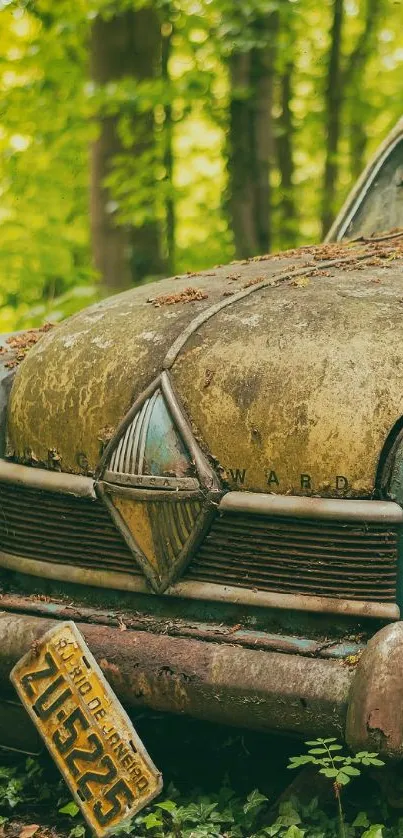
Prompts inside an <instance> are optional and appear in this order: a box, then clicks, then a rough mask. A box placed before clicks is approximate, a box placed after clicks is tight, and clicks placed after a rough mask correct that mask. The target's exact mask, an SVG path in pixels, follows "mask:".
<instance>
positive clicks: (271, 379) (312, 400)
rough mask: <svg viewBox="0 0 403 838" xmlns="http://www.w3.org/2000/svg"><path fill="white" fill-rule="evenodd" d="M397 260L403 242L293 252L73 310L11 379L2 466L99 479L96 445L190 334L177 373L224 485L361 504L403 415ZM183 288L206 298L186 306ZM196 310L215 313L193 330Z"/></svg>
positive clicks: (402, 295)
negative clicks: (25, 465)
mask: <svg viewBox="0 0 403 838" xmlns="http://www.w3.org/2000/svg"><path fill="white" fill-rule="evenodd" d="M402 257H403V235H402V236H400V237H399V236H394V237H392V238H385V239H383V240H381V241H379V242H370V243H368V242H357V243H355V244H354V245H351V244H347V245H325V246H321V247H318V248H305V249H299V250H297V251H290V252H288V253H286V254H282V255H280V256H271V257H261V258H260V259H258V260H252V261H249V262H244V263H236V264H232V265H230V266H225V267H220V268H217V269H214V270H212V271H209V272H205V273H202V274H199V275H192V276H183V277H179V278H173V279H167V280H164V281H162V282H160V283H158V284H155V285H147V286H142V287H140V288H137V289H134V290H132V291H128V292H126V293H124V294H121V295H119V296H117V297H112V298H110V299H108V300H105V301H103V302H101V303H99V304H98V305H95V306H93V307H92V308H89V309H87V310H85V311H83V312H81V313H80V314H78V315H76V316H75V317H73V318H71V319H70V320H67V321H65V322H64V323H62V324H61V325H60V326H58V327H57V328H55V329H53V330H52V331H51V332H49V333H48V334H46V335H45V336H44V337H43V338H42V339H41V341H40V342H39V343H38V344H37V345H36V346H35V347H34V348H33V349H32V350H31V351H30V353H29V354H28V356H27V357H26V358H25V360H24V361H23V363H22V364H21V366H20V368H19V370H18V372H17V375H16V377H15V381H14V385H13V389H12V393H11V398H10V404H9V416H8V445H9V453H10V455H11V456H14V457H15V458H16V459H17V460H19V461H22V462H30V463H38V464H42V465H45V466H47V467H55V466H57V467H58V468H61V469H62V470H63V471H67V472H74V473H84V474H85V473H87V474H93V473H94V472H95V471H96V468H97V465H98V463H99V459H100V453H101V449H102V446H103V445H104V443H105V441H106V440H107V439H109V438H110V436H111V434H112V432H113V431H114V429H115V428H116V427H117V425H118V424H119V422H120V421H121V420H122V418H123V417H124V415H125V413H126V412H127V411H128V409H129V408H130V406H131V404H132V403H133V401H134V399H135V398H137V397H138V396H139V395H140V394H141V392H142V391H143V390H144V388H145V387H147V386H148V385H149V384H150V382H151V381H152V380H153V379H154V378H155V377H156V375H158V374H159V372H160V371H161V370H162V368H163V364H164V358H165V357H166V353H167V352H168V351H169V350H170V348H171V347H172V345H173V344H174V342H175V341H176V340H177V339H178V337H179V336H180V335H181V334H182V335H183V333H184V330H185V329H188V332H187V333H186V334H187V335H188V337H187V340H186V341H185V342H184V344H183V346H182V348H181V349H180V351H179V353H178V355H177V357H176V360H175V361H174V363H173V364H172V366H171V370H170V374H171V376H172V381H173V384H174V386H175V388H176V391H177V393H178V395H179V397H180V399H181V400H182V402H183V404H184V407H185V410H186V412H187V414H188V416H189V418H190V420H191V423H192V425H193V428H194V431H195V434H196V436H197V438H198V439H199V440H200V442H201V443H202V445H203V446H204V448H205V450H206V451H207V452H208V453H209V454H210V455H211V456H212V457H213V458H214V462H215V463H216V464H217V466H218V467H219V468H220V469H221V470H220V474H221V475H222V476H223V478H224V479H226V480H227V481H228V483H229V484H230V485H231V486H233V487H235V486H236V487H237V488H240V489H245V490H246V489H248V490H252V491H263V492H265V491H266V492H267V491H274V492H280V493H298V494H300V493H302V494H309V493H311V492H314V493H315V494H321V495H334V496H343V495H344V496H361V497H368V496H370V495H371V493H372V492H373V488H374V480H375V473H376V468H377V464H378V460H379V455H380V451H381V449H382V446H383V444H384V441H385V439H386V437H387V435H388V433H389V431H390V430H391V428H392V427H393V425H394V423H395V422H396V421H397V420H398V419H399V418H400V417H401V416H402V415H403V258H402ZM189 286H191V287H192V288H194V289H196V291H197V292H198V293H197V294H196V295H194V296H197V297H200V298H201V299H197V300H195V301H193V302H188V301H185V299H181V295H182V292H184V291H185V289H187V288H188V287H189ZM166 295H168V296H166ZM172 295H173V298H174V300H176V301H173V299H172ZM185 296H189V295H185ZM190 296H192V295H190ZM150 299H151V300H154V302H150ZM220 305H222V306H223V307H221V309H220V308H219V307H220ZM212 306H216V308H218V309H219V310H214V309H213V311H211V309H212ZM203 312H205V313H207V312H209V313H210V314H211V316H209V317H208V318H207V317H206V319H204V322H201V321H202V320H203V317H200V315H202V313H203ZM197 317H199V320H198V321H197V322H193V321H195V318H197ZM192 323H193V329H190V328H189V326H190V324H192Z"/></svg>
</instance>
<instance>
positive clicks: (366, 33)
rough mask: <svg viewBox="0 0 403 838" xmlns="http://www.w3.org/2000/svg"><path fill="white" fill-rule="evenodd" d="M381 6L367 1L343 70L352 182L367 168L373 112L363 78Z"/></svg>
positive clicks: (374, 37) (375, 2)
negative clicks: (355, 38)
mask: <svg viewBox="0 0 403 838" xmlns="http://www.w3.org/2000/svg"><path fill="white" fill-rule="evenodd" d="M382 5H383V3H382V0H367V3H366V8H365V23H364V28H363V30H362V32H361V35H360V37H359V38H358V40H357V43H356V45H355V47H354V49H353V50H352V52H351V53H350V55H349V57H348V62H347V66H346V68H345V71H344V73H343V82H342V84H343V90H345V91H346V97H348V101H349V116H348V121H349V140H350V142H349V144H350V171H351V178H352V180H353V182H354V181H355V180H356V179H357V177H358V176H359V175H360V173H361V172H362V170H363V168H364V161H365V151H366V146H367V138H368V137H367V125H368V122H369V120H370V113H369V112H368V111H369V107H368V103H367V102H366V101H365V98H364V97H363V86H362V78H363V77H364V73H365V69H366V65H367V62H368V60H369V58H370V57H371V54H372V51H373V49H374V47H375V41H376V35H377V32H378V28H379V23H380V18H381V11H382Z"/></svg>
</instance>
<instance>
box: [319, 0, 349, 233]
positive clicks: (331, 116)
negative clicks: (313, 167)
mask: <svg viewBox="0 0 403 838" xmlns="http://www.w3.org/2000/svg"><path fill="white" fill-rule="evenodd" d="M343 18H344V0H333V22H332V27H331V33H330V37H331V44H330V54H329V64H328V72H327V86H326V141H327V142H326V162H325V173H324V179H323V196H322V200H323V204H322V235H323V236H325V235H326V233H327V231H328V229H329V227H330V226H331V223H332V221H333V219H334V216H335V194H336V185H337V176H338V151H339V139H340V125H341V105H342V72H341V59H342V40H343Z"/></svg>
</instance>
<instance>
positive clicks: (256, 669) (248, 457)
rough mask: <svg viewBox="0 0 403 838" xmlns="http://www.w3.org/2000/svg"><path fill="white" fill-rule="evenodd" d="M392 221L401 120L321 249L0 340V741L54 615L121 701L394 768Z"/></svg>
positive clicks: (397, 660) (400, 749)
mask: <svg viewBox="0 0 403 838" xmlns="http://www.w3.org/2000/svg"><path fill="white" fill-rule="evenodd" d="M399 227H400V228H402V227H403V123H401V124H400V125H399V126H397V128H396V129H395V130H394V132H393V133H392V135H391V136H390V137H389V138H388V139H387V140H386V142H385V143H384V145H383V147H382V148H381V149H380V151H379V152H378V154H377V155H376V158H375V159H374V160H373V161H372V162H371V164H370V166H369V167H368V169H367V170H366V172H365V173H364V175H363V176H362V178H361V180H360V182H359V184H358V185H357V187H356V188H355V190H354V193H353V194H352V195H351V196H350V198H349V200H348V201H347V204H346V205H345V207H344V208H343V210H342V212H341V214H340V216H339V218H338V219H337V221H336V223H335V225H334V227H333V229H332V231H331V233H330V235H329V237H328V241H327V242H325V244H323V245H320V246H318V247H303V248H299V249H297V250H294V251H289V252H287V253H282V254H276V255H268V256H262V257H258V258H255V259H251V260H248V261H245V262H239V263H234V264H231V265H230V266H219V267H217V268H215V269H212V270H210V271H206V272H202V273H200V274H190V275H185V276H178V277H174V278H172V279H167V280H163V281H161V282H158V283H156V284H154V285H145V286H142V287H139V288H136V289H134V290H130V291H128V292H125V293H123V294H121V295H118V296H116V297H112V298H109V299H107V300H104V301H102V302H100V303H99V304H97V305H95V306H93V307H91V308H89V309H87V310H85V311H83V312H81V313H79V314H77V315H75V316H74V317H72V318H71V319H69V320H67V321H65V322H63V323H61V324H60V325H58V326H57V327H55V328H52V329H50V330H49V331H47V333H46V334H44V335H42V336H41V338H40V340H39V341H37V342H36V340H37V337H38V335H34V334H32V333H28V335H17V336H15V337H14V338H4V340H3V351H2V354H1V355H0V359H1V362H2V373H1V376H2V377H1V417H0V418H1V434H2V436H1V444H2V451H1V455H2V459H1V461H0V512H1V514H0V566H1V568H2V571H1V572H2V577H1V578H2V596H1V604H0V607H1V618H0V685H1V694H2V697H3V705H2V713H1V719H2V723H1V728H2V730H1V739H2V740H3V739H4V738H7V736H8V737H9V739H13V741H14V740H15V738H18V736H19V737H20V738H21V739H23V737H24V735H25V734H26V733H27V726H26V725H21V724H17V723H14V724H13V723H12V722H11V721H10V720H11V719H12V718H13V714H14V718H17V716H18V712H23V711H22V709H21V708H19V707H18V706H17V705H16V704H15V703H14V702H13V691H12V687H11V684H10V683H9V672H10V669H11V667H12V666H13V664H14V663H15V662H16V661H17V660H18V659H19V658H20V656H21V655H22V654H23V653H24V652H25V651H26V650H27V649H29V648H30V647H31V646H32V644H35V641H36V640H37V638H38V637H39V636H40V635H41V634H42V633H43V632H44V631H45V630H46V629H48V628H49V627H51V626H53V625H54V624H55V622H56V621H57V620H58V619H66V618H67V619H72V620H74V621H75V622H76V623H77V625H78V626H79V628H80V630H81V631H82V633H83V635H84V637H85V639H86V640H87V642H88V644H89V646H90V648H91V650H92V652H93V654H94V655H95V658H96V659H97V661H98V662H99V664H100V666H101V668H102V669H103V671H104V673H105V675H106V677H107V679H108V681H109V682H110V684H111V685H112V687H113V688H114V690H115V691H116V693H117V694H118V696H119V697H120V698H121V700H122V701H123V703H124V704H125V705H126V706H127V707H128V708H132V709H133V708H136V707H139V706H144V705H145V706H148V707H151V708H154V709H158V710H164V711H172V712H175V713H186V714H190V715H193V716H195V717H202V718H205V719H210V720H218V721H222V722H228V723H229V724H236V725H247V726H250V727H254V728H257V729H267V730H268V729H276V730H283V731H287V732H293V733H301V734H304V735H307V734H309V735H312V734H314V735H335V736H337V737H342V738H344V739H345V741H346V742H347V743H348V744H349V745H350V746H351V747H353V748H358V747H363V748H369V749H370V750H376V751H380V752H382V753H383V754H386V755H388V756H390V757H394V758H398V757H402V756H403V715H402V713H401V702H402V699H403V678H402V674H401V673H402V667H403V622H400V608H401V607H403V541H402V532H403V529H402V526H403V230H402V229H401V230H400V232H399ZM385 231H386V232H385ZM30 343H36V345H35V346H33V347H32V348H31V349H30V351H29V352H28V353H26V352H25V350H26V346H27V345H29V344H30ZM24 356H25V357H24ZM20 361H21V363H19V362H20ZM10 732H11V734H12V735H11V736H10ZM20 744H21V743H20ZM21 747H22V744H21Z"/></svg>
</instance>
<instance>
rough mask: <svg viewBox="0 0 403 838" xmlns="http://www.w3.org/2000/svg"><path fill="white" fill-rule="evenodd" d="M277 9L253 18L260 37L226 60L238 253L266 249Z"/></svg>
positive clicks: (232, 206)
mask: <svg viewBox="0 0 403 838" xmlns="http://www.w3.org/2000/svg"><path fill="white" fill-rule="evenodd" d="M277 22H278V18H277V14H271V15H269V16H267V17H265V18H261V19H258V20H257V21H256V23H255V26H256V29H257V30H258V32H259V34H260V35H261V37H262V39H263V40H264V42H265V46H262V47H261V48H260V47H259V48H257V47H255V48H253V49H252V50H251V51H250V52H242V53H234V54H233V55H232V56H231V59H230V82H231V103H230V130H229V147H230V148H229V158H228V170H229V191H230V212H231V219H232V229H233V232H234V239H235V250H236V254H237V256H238V258H246V257H248V256H253V255H256V254H257V253H262V252H267V251H268V250H269V248H270V221H271V218H270V162H271V157H272V153H273V130H272V104H273V79H274V55H275V43H276V36H277Z"/></svg>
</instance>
